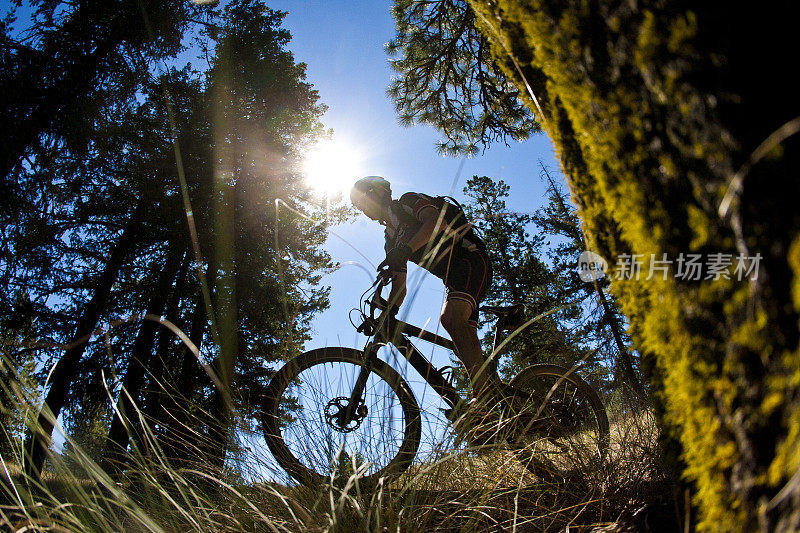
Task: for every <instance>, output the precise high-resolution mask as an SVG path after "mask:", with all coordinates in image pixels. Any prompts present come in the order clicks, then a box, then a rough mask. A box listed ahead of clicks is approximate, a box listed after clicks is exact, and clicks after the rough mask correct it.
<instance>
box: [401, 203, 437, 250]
mask: <svg viewBox="0 0 800 533" xmlns="http://www.w3.org/2000/svg"><path fill="white" fill-rule="evenodd" d="M439 213H440V211H439V210H438V209H436V208H435V207H434V206H428V207H425V208H423V209H422V211H420V212H419V219H420V220H421V221H422V226H420V228H419V230H417V232H416V233H415V234H414V235H412V236H411V238H410V239H409V240H408V242H406V244H407V245H408V246H409V247H410V248H411V251H412V252H416V251H417V250H419V249H420V248H422V247H424V246H426V245H427V244H428V243H429V242H430V240H431V237H432V236H433V234H434V233H436V230H437V227H436V226H437V224H439V218H440V217H439Z"/></svg>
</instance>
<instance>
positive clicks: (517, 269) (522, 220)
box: [464, 176, 595, 377]
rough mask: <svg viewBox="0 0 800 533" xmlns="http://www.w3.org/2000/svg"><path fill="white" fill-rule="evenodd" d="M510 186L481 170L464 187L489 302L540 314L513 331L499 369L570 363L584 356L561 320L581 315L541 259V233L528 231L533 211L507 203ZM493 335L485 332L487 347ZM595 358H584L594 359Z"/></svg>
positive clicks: (531, 314)
mask: <svg viewBox="0 0 800 533" xmlns="http://www.w3.org/2000/svg"><path fill="white" fill-rule="evenodd" d="M509 189H510V188H509V186H508V185H506V184H505V183H504V182H503V181H498V182H495V181H493V180H492V179H491V178H488V177H485V176H481V177H479V176H474V177H473V178H472V179H470V180H469V181H468V182H467V186H466V187H465V188H464V193H465V194H466V195H467V196H468V197H469V198H470V201H469V202H468V203H467V204H466V205H465V210H466V212H467V216H468V218H469V219H470V220H473V221H474V222H475V224H476V228H477V229H478V231H479V234H480V235H481V236H482V238H483V240H484V242H485V243H486V248H487V253H488V255H489V258H490V260H491V263H492V268H493V281H492V285H491V287H490V290H489V292H488V294H487V297H486V300H485V301H486V302H487V303H489V304H493V305H510V304H515V303H521V304H523V305H524V306H525V314H526V317H527V318H529V319H530V318H533V317H537V316H540V318H538V319H537V320H535V321H533V322H531V323H530V324H528V325H527V326H526V327H525V328H524V329H521V330H519V331H517V332H516V334H515V336H514V338H513V339H512V341H511V342H510V343H509V344H508V346H507V347H506V348H505V349H504V350H506V351H505V356H504V358H503V360H502V363H503V364H502V365H501V368H500V370H501V373H502V374H504V375H505V376H506V377H511V376H513V375H514V374H516V373H517V372H519V370H521V369H522V368H524V367H526V366H528V365H530V364H532V363H542V362H558V363H562V364H566V365H570V366H571V365H573V364H575V363H576V362H578V361H580V360H581V359H582V358H583V355H584V354H585V353H586V347H585V345H584V344H583V342H582V339H581V338H580V337H579V336H577V335H575V334H574V333H573V332H572V331H570V329H569V328H568V327H566V326H565V324H566V323H567V322H569V321H572V320H575V319H577V318H578V317H579V316H580V308H579V307H578V306H576V305H574V304H571V303H570V302H568V301H567V300H566V298H565V295H564V294H562V291H560V290H559V289H560V288H559V287H558V280H557V276H556V275H555V274H554V273H553V272H552V271H551V269H550V268H549V267H548V265H547V264H546V263H545V262H544V261H543V259H544V257H545V246H546V241H545V237H544V236H543V235H542V234H534V235H531V234H530V233H529V232H528V230H529V228H530V227H531V222H532V220H533V219H532V217H531V215H529V214H526V213H513V212H509V211H508V210H507V209H506V204H505V198H507V197H508V196H509ZM492 342H493V338H492V337H491V336H488V337H486V338H484V346H486V347H487V349H488V348H491V346H492ZM594 362H595V361H594V360H592V361H589V363H594Z"/></svg>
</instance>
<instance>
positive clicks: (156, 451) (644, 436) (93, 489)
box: [0, 410, 680, 532]
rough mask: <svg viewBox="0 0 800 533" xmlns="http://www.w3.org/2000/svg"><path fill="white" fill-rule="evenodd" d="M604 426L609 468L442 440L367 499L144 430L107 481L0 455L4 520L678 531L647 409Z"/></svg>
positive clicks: (82, 465)
mask: <svg viewBox="0 0 800 533" xmlns="http://www.w3.org/2000/svg"><path fill="white" fill-rule="evenodd" d="M611 429H612V438H611V448H610V453H609V456H608V458H607V461H606V462H605V464H602V465H600V464H595V465H592V466H591V467H587V469H586V470H584V471H582V472H578V473H577V474H576V475H572V476H570V477H569V478H561V479H545V478H543V477H537V476H534V475H532V474H531V473H530V472H529V471H528V470H527V469H526V468H525V466H524V465H522V463H520V461H519V460H518V459H517V458H516V456H515V455H514V454H512V453H510V452H508V451H503V450H496V449H495V450H488V451H486V450H480V449H477V448H470V447H468V446H461V447H454V446H452V441H449V440H447V439H449V438H452V437H451V436H448V437H446V438H443V440H441V441H440V442H438V443H435V444H437V445H438V450H440V451H438V452H436V453H434V452H430V453H428V454H426V455H425V456H424V457H422V458H421V460H420V462H418V463H415V464H414V465H413V466H412V467H411V468H410V469H409V470H408V471H407V472H405V473H404V474H402V475H400V476H398V477H396V478H394V479H391V480H387V481H386V483H385V484H380V485H379V486H378V487H377V488H376V489H375V490H373V491H371V492H366V491H364V490H362V487H361V486H360V484H359V479H358V477H356V476H351V477H350V478H349V479H348V480H346V482H344V483H341V482H340V483H337V485H338V486H330V485H329V486H319V487H302V486H296V485H295V484H293V483H291V482H288V481H286V480H287V478H286V477H285V475H284V474H283V473H282V472H281V471H280V470H278V469H277V468H276V466H275V464H274V461H273V460H272V458H271V456H270V455H269V453H268V452H267V451H266V450H265V449H264V448H258V447H257V446H254V442H255V440H256V439H255V438H254V436H253V435H249V436H247V435H245V434H244V433H242V434H241V440H242V441H241V442H240V443H239V449H240V450H242V451H241V453H240V454H239V456H238V457H237V460H235V461H232V462H229V464H228V465H227V466H226V468H225V470H224V471H212V470H209V469H208V468H207V467H206V466H204V465H202V464H189V463H187V462H185V461H184V462H181V463H180V466H176V465H175V464H171V463H170V461H168V460H167V459H166V458H165V457H164V456H163V454H162V453H161V451H160V450H161V449H160V448H159V443H158V440H157V439H155V438H152V434H150V433H149V432H148V433H147V434H148V435H150V436H151V438H152V440H151V441H150V442H149V443H148V446H147V448H148V454H147V456H142V455H136V454H134V455H132V456H131V461H130V463H129V464H128V466H127V468H126V470H125V472H124V474H123V475H119V476H117V477H114V478H113V479H112V478H111V477H110V476H109V475H108V474H107V473H106V472H105V471H103V470H102V469H101V468H100V467H99V466H98V465H97V463H96V461H95V460H94V459H95V458H92V457H89V456H88V455H86V454H85V453H83V452H82V451H81V450H80V448H79V447H77V446H74V445H73V446H72V448H73V452H72V457H71V458H70V459H69V461H66V460H65V459H64V458H63V457H61V456H58V455H56V456H54V457H53V459H52V460H51V461H50V463H49V469H48V470H47V471H46V472H45V475H44V476H43V478H42V480H41V482H36V481H34V480H32V479H28V478H26V477H25V475H24V474H23V473H22V472H21V471H20V469H19V466H18V465H19V459H20V455H19V453H18V451H19V450H17V453H15V454H13V456H11V457H2V469H0V472H2V475H1V476H0V481H1V483H0V502H1V503H2V507H0V523H2V525H3V527H4V528H6V529H9V530H11V531H143V532H145V531H147V532H150V531H154V532H155V531H158V532H161V531H164V532H173V531H174V532H183V531H214V532H218V531H274V532H290V531H291V532H318V531H319V532H323V531H324V532H328V531H330V532H335V531H343V532H351V531H380V532H383V531H398V532H423V531H425V532H428V531H514V532H526V531H565V529H566V528H569V531H571V532H572V531H592V530H596V531H601V530H602V531H616V530H617V529H614V527H617V526H618V525H619V523H620V522H624V523H625V524H627V525H631V524H632V525H634V526H635V525H636V524H637V523H639V522H642V520H645V519H646V518H647V517H646V516H645V515H646V514H647V513H644V514H643V511H642V510H643V509H644V510H648V509H656V512H658V513H660V515H659V520H662V523H665V522H663V521H664V520H666V521H667V522H666V523H677V517H678V516H680V513H679V512H678V511H674V510H673V507H672V506H673V504H672V499H673V495H672V492H671V491H672V488H671V483H670V481H669V479H668V478H667V477H666V476H664V474H663V473H662V472H661V470H660V468H659V465H658V454H657V441H658V431H657V428H656V425H655V421H654V418H653V415H652V413H650V412H649V411H647V410H638V411H634V410H629V411H628V412H626V413H625V414H616V415H614V416H612V423H611ZM196 444H197V443H194V444H193V445H196ZM186 446H187V448H186V449H187V450H189V449H190V446H189V444H188V443H187V444H186ZM431 449H437V448H436V447H435V446H433V447H431ZM190 455H193V454H191V453H187V456H190ZM198 457H199V455H198ZM648 512H650V511H648ZM651 514H652V512H651ZM662 515H663V516H662ZM26 528H27V529H26ZM603 528H605V529H603Z"/></svg>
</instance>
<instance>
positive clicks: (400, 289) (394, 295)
mask: <svg viewBox="0 0 800 533" xmlns="http://www.w3.org/2000/svg"><path fill="white" fill-rule="evenodd" d="M419 219H420V220H421V221H422V226H420V228H419V230H417V232H416V233H415V234H414V235H412V236H411V238H410V239H409V240H408V241H407V242H405V244H407V245H408V246H409V248H411V252H412V253H413V252H415V251H416V250H419V249H420V248H422V247H424V246H426V245H427V244H428V242H430V240H431V237H432V236H433V234H434V233H435V232H436V229H437V228H436V226H437V224H438V223H439V210H438V209H436V208H434V207H433V206H430V207H425V208H423V209H422V210H421V211H420V212H419ZM405 297H406V272H405V271H402V272H401V271H393V272H392V290H391V292H390V293H389V304H390V305H392V304H394V305H396V306H398V307H399V306H400V304H402V303H403V300H404V299H405Z"/></svg>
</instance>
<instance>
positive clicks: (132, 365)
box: [104, 246, 182, 466]
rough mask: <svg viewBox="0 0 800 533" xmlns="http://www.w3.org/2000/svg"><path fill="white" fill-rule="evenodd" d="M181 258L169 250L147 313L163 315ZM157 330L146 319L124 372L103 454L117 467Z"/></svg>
mask: <svg viewBox="0 0 800 533" xmlns="http://www.w3.org/2000/svg"><path fill="white" fill-rule="evenodd" d="M181 255H182V254H181V250H180V248H178V247H176V246H172V247H170V249H169V251H168V253H167V259H166V262H165V263H164V265H163V270H162V271H161V277H160V278H159V281H158V284H157V285H156V288H155V291H154V293H153V296H152V298H151V299H150V303H149V304H148V306H147V314H151V315H156V316H161V313H162V312H163V311H164V305H165V304H166V300H167V297H168V295H169V289H170V287H171V286H172V283H173V281H174V280H175V274H176V273H177V271H178V268H179V266H180V261H181ZM158 327H159V324H158V323H157V322H154V321H152V320H149V319H145V320H143V321H142V323H141V325H140V326H139V333H138V334H137V335H136V340H134V342H133V348H132V349H131V356H130V360H129V362H128V370H127V371H126V372H125V379H124V380H123V381H122V390H121V391H120V393H119V399H118V400H117V409H116V411H115V415H114V420H113V422H112V423H111V428H110V429H109V432H108V442H107V443H106V453H105V454H104V455H105V457H106V458H107V459H110V460H112V461H113V462H114V463H115V465H116V466H119V465H120V464H121V463H120V459H124V455H125V452H126V451H127V449H128V441H129V439H130V432H129V429H128V428H134V427H138V426H139V423H138V420H137V418H138V417H137V415H136V413H137V412H138V411H139V406H138V405H137V404H138V403H139V396H140V394H141V391H142V387H143V385H144V378H145V371H146V369H147V366H148V365H149V363H150V358H151V356H152V352H153V344H154V343H155V337H156V331H157V330H158Z"/></svg>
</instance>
